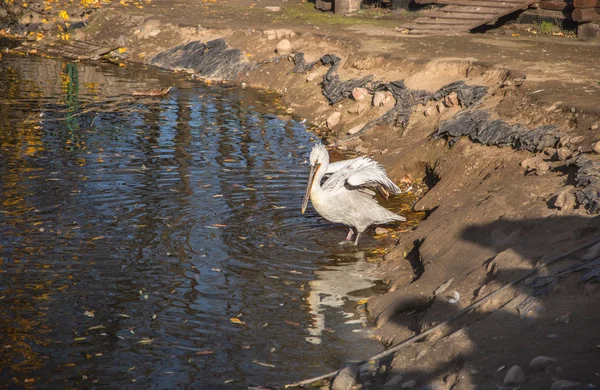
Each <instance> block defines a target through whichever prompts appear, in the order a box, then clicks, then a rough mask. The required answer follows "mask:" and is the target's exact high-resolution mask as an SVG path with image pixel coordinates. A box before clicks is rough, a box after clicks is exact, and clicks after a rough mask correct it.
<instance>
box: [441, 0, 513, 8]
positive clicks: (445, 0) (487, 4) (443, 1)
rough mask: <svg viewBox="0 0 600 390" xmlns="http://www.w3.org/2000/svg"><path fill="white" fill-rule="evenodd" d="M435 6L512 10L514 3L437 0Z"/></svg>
mask: <svg viewBox="0 0 600 390" xmlns="http://www.w3.org/2000/svg"><path fill="white" fill-rule="evenodd" d="M437 4H448V5H466V6H477V7H482V8H502V9H507V8H514V5H515V3H505V2H502V3H500V2H496V1H471V0H438V1H437Z"/></svg>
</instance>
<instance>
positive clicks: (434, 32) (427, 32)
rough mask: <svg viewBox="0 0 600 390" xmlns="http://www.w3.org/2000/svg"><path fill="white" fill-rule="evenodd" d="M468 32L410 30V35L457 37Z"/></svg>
mask: <svg viewBox="0 0 600 390" xmlns="http://www.w3.org/2000/svg"><path fill="white" fill-rule="evenodd" d="M468 32H469V30H448V29H445V30H410V32H409V33H410V35H459V34H464V33H468Z"/></svg>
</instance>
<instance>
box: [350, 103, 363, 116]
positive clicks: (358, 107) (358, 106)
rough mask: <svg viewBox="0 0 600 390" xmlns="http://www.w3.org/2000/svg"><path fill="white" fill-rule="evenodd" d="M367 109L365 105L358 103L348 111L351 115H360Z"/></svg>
mask: <svg viewBox="0 0 600 390" xmlns="http://www.w3.org/2000/svg"><path fill="white" fill-rule="evenodd" d="M366 109H367V105H366V104H365V103H358V104H355V105H354V106H352V107H350V108H349V109H348V112H349V113H350V114H356V115H360V114H362V113H363V112H365V110H366Z"/></svg>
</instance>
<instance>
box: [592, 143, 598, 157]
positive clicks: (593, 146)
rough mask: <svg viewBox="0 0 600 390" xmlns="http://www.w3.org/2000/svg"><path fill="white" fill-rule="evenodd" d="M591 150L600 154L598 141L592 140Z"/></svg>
mask: <svg viewBox="0 0 600 390" xmlns="http://www.w3.org/2000/svg"><path fill="white" fill-rule="evenodd" d="M592 150H593V151H594V153H596V154H600V141H598V142H594V144H593V145H592Z"/></svg>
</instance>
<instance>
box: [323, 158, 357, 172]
mask: <svg viewBox="0 0 600 390" xmlns="http://www.w3.org/2000/svg"><path fill="white" fill-rule="evenodd" d="M359 158H362V157H357V158H352V159H350V160H342V161H336V162H332V163H330V164H329V166H328V167H327V172H325V174H326V175H330V174H332V173H335V172H337V171H339V170H340V169H343V168H345V167H347V166H349V165H352V164H354V163H355V162H356V160H358V159H359Z"/></svg>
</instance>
